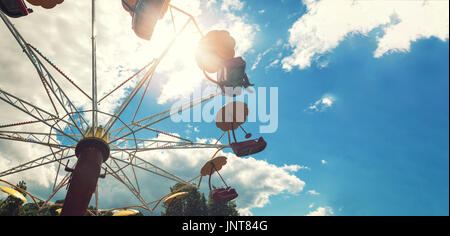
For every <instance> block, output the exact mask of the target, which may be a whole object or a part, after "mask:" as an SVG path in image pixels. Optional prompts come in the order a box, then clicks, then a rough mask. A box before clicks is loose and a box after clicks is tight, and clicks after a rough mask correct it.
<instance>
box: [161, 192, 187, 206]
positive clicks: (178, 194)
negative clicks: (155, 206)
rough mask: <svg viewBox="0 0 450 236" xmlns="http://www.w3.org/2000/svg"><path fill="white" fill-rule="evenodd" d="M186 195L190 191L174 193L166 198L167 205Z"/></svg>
mask: <svg viewBox="0 0 450 236" xmlns="http://www.w3.org/2000/svg"><path fill="white" fill-rule="evenodd" d="M186 195H188V192H180V193H175V194H173V195H170V196H169V197H167V198H166V199H165V200H164V204H166V205H167V204H170V203H172V202H174V201H175V200H179V199H181V198H183V197H185V196H186Z"/></svg>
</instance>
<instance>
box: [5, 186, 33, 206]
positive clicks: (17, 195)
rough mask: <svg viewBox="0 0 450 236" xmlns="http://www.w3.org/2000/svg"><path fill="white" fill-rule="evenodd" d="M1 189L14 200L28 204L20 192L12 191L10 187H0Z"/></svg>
mask: <svg viewBox="0 0 450 236" xmlns="http://www.w3.org/2000/svg"><path fill="white" fill-rule="evenodd" d="M0 189H1V190H2V191H3V192H5V193H7V194H9V195H10V196H11V197H13V198H16V199H19V200H22V201H23V202H27V199H26V198H25V197H24V196H23V195H22V194H21V193H20V192H19V191H17V190H15V189H12V188H9V187H3V186H0Z"/></svg>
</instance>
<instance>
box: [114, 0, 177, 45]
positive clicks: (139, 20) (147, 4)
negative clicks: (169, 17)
mask: <svg viewBox="0 0 450 236" xmlns="http://www.w3.org/2000/svg"><path fill="white" fill-rule="evenodd" d="M169 2H170V0H122V6H123V8H125V10H126V11H128V12H129V13H130V15H131V16H132V17H133V21H132V26H133V30H134V32H135V33H136V35H137V36H138V37H139V38H142V39H145V40H150V39H151V38H152V35H153V30H154V28H155V25H156V23H157V22H158V20H159V19H162V18H163V17H164V15H165V14H166V12H167V10H168V9H169Z"/></svg>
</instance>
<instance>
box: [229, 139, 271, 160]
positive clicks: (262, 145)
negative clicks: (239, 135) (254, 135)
mask: <svg viewBox="0 0 450 236" xmlns="http://www.w3.org/2000/svg"><path fill="white" fill-rule="evenodd" d="M266 146H267V142H266V141H265V140H264V138H263V137H261V138H259V139H254V140H248V141H244V142H235V143H232V144H231V148H232V149H233V152H234V154H236V156H238V157H244V156H249V155H253V154H256V153H259V152H262V151H264V149H266Z"/></svg>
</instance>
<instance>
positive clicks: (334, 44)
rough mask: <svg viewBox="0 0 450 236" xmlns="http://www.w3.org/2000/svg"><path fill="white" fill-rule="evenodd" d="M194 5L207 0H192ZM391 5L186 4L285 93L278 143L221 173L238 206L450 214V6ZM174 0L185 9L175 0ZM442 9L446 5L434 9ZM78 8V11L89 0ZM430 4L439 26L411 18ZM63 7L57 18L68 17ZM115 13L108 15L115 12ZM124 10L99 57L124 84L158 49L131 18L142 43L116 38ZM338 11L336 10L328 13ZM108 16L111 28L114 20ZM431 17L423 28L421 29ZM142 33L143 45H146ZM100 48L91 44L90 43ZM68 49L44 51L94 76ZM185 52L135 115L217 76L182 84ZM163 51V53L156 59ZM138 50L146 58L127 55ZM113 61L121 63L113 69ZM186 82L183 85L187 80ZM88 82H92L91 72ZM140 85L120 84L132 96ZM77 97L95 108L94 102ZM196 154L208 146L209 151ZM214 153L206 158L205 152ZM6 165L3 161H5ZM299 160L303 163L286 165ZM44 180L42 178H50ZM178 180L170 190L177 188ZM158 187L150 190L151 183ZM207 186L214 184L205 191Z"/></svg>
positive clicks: (207, 132) (260, 210)
mask: <svg viewBox="0 0 450 236" xmlns="http://www.w3.org/2000/svg"><path fill="white" fill-rule="evenodd" d="M194 2H195V3H194ZM196 2H199V5H195V4H196ZM383 2H384V3H374V4H375V5H370V4H372V3H370V1H358V4H360V5H358V4H356V5H357V6H356V7H352V6H349V5H346V3H345V1H342V3H341V5H342V7H341V6H339V8H336V7H334V6H333V4H332V3H333V1H323V0H322V1H306V0H305V1H300V0H281V1H258V0H245V1H244V0H240V1H239V0H223V1H222V0H217V1H210V2H209V4H208V3H206V2H205V1H200V0H199V1H197V0H196V1H192V2H189V4H191V3H192V5H189V4H188V3H184V4H187V5H186V6H184V7H186V8H188V9H194V10H199V12H198V13H196V14H195V16H196V17H197V19H198V20H199V22H200V23H201V26H202V27H203V28H204V30H205V31H208V30H212V29H214V28H216V27H219V28H226V29H229V30H230V33H231V35H233V36H235V37H236V39H237V44H238V47H241V48H238V52H241V53H242V55H243V57H244V58H245V59H246V61H247V65H248V66H247V72H248V74H249V77H250V80H251V82H253V83H255V84H256V85H257V87H277V88H278V90H279V93H278V104H279V107H278V110H279V114H278V118H279V127H278V130H277V131H276V132H275V133H270V134H262V136H263V137H264V138H265V139H266V140H267V142H268V147H267V149H266V150H265V151H264V152H262V153H259V154H257V155H253V156H252V157H250V158H243V159H239V158H235V157H230V156H229V158H230V159H233V161H230V163H229V166H227V168H228V170H227V169H224V177H225V178H226V179H227V180H228V183H229V184H230V185H232V186H235V187H236V188H237V191H238V193H242V196H241V198H240V200H239V199H238V202H237V203H238V207H240V208H245V209H244V211H243V212H244V213H248V212H251V214H253V215H257V216H258V215H308V214H310V215H448V214H449V205H448V204H449V182H448V181H449V146H448V143H449V104H448V102H449V66H448V65H449V53H448V52H449V43H448V10H442V7H440V5H439V4H447V5H448V1H427V3H429V5H426V4H424V5H421V4H418V5H417V4H416V3H420V2H421V1H411V2H412V4H411V5H407V4H408V1H400V2H406V3H401V4H399V3H395V4H394V3H393V4H392V5H389V3H386V1H383ZM439 2H441V3H439ZM176 3H180V4H181V2H180V1H174V4H176ZM73 4H75V3H73ZM77 4H78V3H77ZM366 4H369V5H368V6H369V7H371V8H372V9H373V11H370V12H368V13H367V17H364V16H365V15H364V14H363V15H361V14H358V9H359V8H358V7H361V9H366V8H365V7H367V6H366ZM377 4H379V5H377ZM382 4H387V5H382ZM61 7H67V8H69V7H72V6H71V5H67V6H61ZM73 7H74V9H75V6H73ZM77 7H78V6H77ZM308 7H309V8H310V10H308V9H309V8H308ZM390 8H392V9H390ZM439 8H441V10H439V11H438V10H436V9H439ZM76 9H77V10H78V9H81V3H80V7H79V8H76ZM330 9H331V10H332V11H330ZM386 9H388V10H386ZM389 9H390V10H391V11H390V10H389ZM445 9H448V7H447V8H445ZM114 10H116V8H114ZM121 11H122V9H118V10H117V12H121ZM327 11H330V12H327ZM422 11H423V12H425V11H426V12H427V13H430V12H431V13H434V14H435V15H437V16H441V15H443V19H447V21H446V22H444V21H440V19H441V18H439V17H435V18H433V20H430V19H428V18H424V19H422V18H420V17H419V16H417V17H411V15H409V14H408V13H406V12H412V13H411V14H416V13H417V12H419V13H420V12H422ZM434 11H435V12H434ZM55 12H56V13H55V15H58V14H60V13H59V12H57V10H55ZM73 12H78V11H75V10H74V11H73ZM107 12H108V11H107V10H104V12H102V13H104V14H105V15H106V14H107ZM355 12H356V13H355ZM393 12H395V14H394V13H393ZM38 13H39V11H38ZM121 13H122V14H121V15H118V16H116V17H117V18H118V19H120V20H121V21H120V22H121V24H122V20H130V19H128V18H127V17H128V16H127V15H126V14H125V13H123V12H121ZM344 13H346V14H344ZM83 14H85V13H83ZM425 15H426V14H425ZM324 16H327V17H326V18H324ZM30 17H34V16H30ZM36 17H37V16H36ZM113 17H114V16H109V15H108V17H105V18H106V19H105V20H103V21H102V22H101V24H100V26H99V42H98V43H99V51H100V53H99V64H100V65H102V68H101V71H99V74H100V78H105V77H107V76H110V75H113V76H114V77H119V78H114V79H116V80H117V81H122V80H123V78H126V77H127V76H128V75H129V74H130V72H132V71H136V70H137V69H138V68H139V66H141V65H144V64H145V63H144V62H147V61H146V60H147V59H148V58H147V57H145V58H144V59H142V58H143V57H144V56H147V55H146V53H147V51H145V50H142V48H144V49H145V46H142V45H144V43H143V42H142V41H138V40H135V39H131V38H132V37H133V36H134V35H133V34H132V32H131V29H129V28H128V27H129V25H128V23H129V22H128V21H127V22H126V24H124V25H126V26H127V27H123V29H122V28H121V31H120V32H126V33H128V34H124V33H121V34H120V35H121V36H122V35H125V36H123V37H129V38H130V39H129V42H130V44H129V45H133V46H131V48H127V47H122V46H120V45H117V42H114V41H113V40H112V39H110V38H109V39H108V38H107V36H110V35H115V34H118V33H117V32H115V31H113V29H114V27H112V26H111V25H112V24H113V23H111V22H112V21H114V19H113ZM445 17H446V18H445ZM329 18H332V19H334V18H335V19H334V20H331V21H328V19H329ZM108 20H110V23H109V24H108V23H106V22H108ZM118 21H119V20H118ZM81 23H83V22H81ZM81 23H80V24H81ZM21 24H22V25H23V26H24V27H25V26H26V24H31V23H26V22H18V25H19V26H20V25H21ZM73 24H76V23H73ZM423 25H425V26H426V27H421V26H423ZM443 25H444V26H445V25H446V26H447V27H442V26H443ZM397 26H398V28H396V27H397ZM233 29H234V30H235V31H232V30H233ZM60 30H63V29H60ZM158 30H160V31H164V33H165V31H166V29H163V28H162V27H161V28H157V31H156V32H155V35H157V34H158V32H159V31H158ZM80 31H81V30H80ZM399 32H400V33H399ZM0 33H2V34H1V35H3V33H5V32H3V31H2V32H0ZM83 33H84V34H86V35H88V31H87V30H84V31H81V33H80V35H83ZM28 34H29V35H26V36H29V37H30V38H34V39H35V40H34V41H36V42H40V43H41V45H39V46H41V47H44V48H45V47H47V46H45V45H46V43H45V40H41V41H40V40H39V37H38V36H36V35H33V34H32V33H28ZM5 35H6V34H5ZM324 36H325V37H324ZM328 36H329V37H328ZM60 37H63V36H60ZM63 38H64V37H63ZM76 39H77V38H74V40H76ZM120 39H122V40H123V39H124V38H120ZM125 39H128V38H125ZM187 39H191V38H189V37H188V38H187ZM83 40H84V39H83ZM158 40H159V38H158V36H156V38H155V39H154V41H153V42H151V43H149V44H146V45H147V47H149V48H150V49H149V52H151V53H149V54H152V53H153V51H152V50H153V49H152V47H153V48H155V45H159V44H157V42H159V41H158ZM155 41H157V42H156V43H155ZM135 42H137V43H136V44H139V46H136V48H135V47H134V44H135ZM185 43H186V42H185ZM80 44H81V43H80ZM141 44H142V45H141ZM5 45H6V44H5ZM103 45H105V46H103ZM183 45H186V44H181V46H183ZM1 46H2V45H1V44H0V48H1ZM89 46H90V45H89V44H87V45H86V46H83V47H82V49H83V48H87V49H89ZM5 47H6V46H5ZM58 50H62V51H58ZM65 50H66V49H61V48H59V47H56V46H48V47H47V50H46V51H48V53H49V54H50V55H52V56H53V57H55V58H58V57H60V58H61V60H56V59H55V61H58V62H60V63H62V64H63V65H62V66H61V68H67V69H66V70H68V71H69V72H73V73H74V74H75V75H78V76H79V77H78V78H82V76H83V75H89V73H88V72H89V71H87V73H86V74H82V73H84V72H79V71H77V70H76V69H74V68H75V67H74V65H73V63H71V62H70V61H67V62H66V61H65V60H64V59H62V55H60V54H67V53H69V52H70V51H65ZM114 50H117V51H116V52H115V53H114V55H111V54H110V51H114ZM126 50H128V51H129V52H128V51H126ZM135 50H136V51H135ZM80 51H83V50H80ZM142 51H144V52H142ZM52 52H53V53H52ZM102 52H104V53H105V54H104V55H103V54H102ZM125 52H126V53H125ZM176 52H177V51H176V50H175V52H174V54H171V55H170V59H169V60H168V61H166V64H165V65H161V66H162V69H161V70H160V71H159V72H158V73H157V75H156V76H155V79H154V81H152V86H151V88H150V91H149V94H150V95H149V96H148V97H147V99H145V100H144V103H143V109H142V112H141V113H140V114H139V116H138V118H143V117H146V116H147V115H148V114H149V113H150V114H154V113H156V112H154V111H163V110H165V109H167V108H170V106H171V105H172V104H173V103H174V102H175V101H177V99H179V98H183V97H185V96H186V94H187V93H186V91H189V89H187V90H186V91H181V90H183V89H182V88H184V87H189V86H187V85H186V84H188V83H190V84H193V87H192V90H196V89H197V90H198V89H199V88H201V87H202V86H203V87H204V86H206V85H208V83H207V81H205V80H203V78H199V79H198V80H192V81H191V80H190V79H186V78H188V77H189V76H191V74H184V75H185V76H179V77H181V80H176V79H173V78H175V77H177V76H178V75H177V74H176V73H175V72H174V71H173V69H174V68H173V67H171V66H173V65H171V63H172V64H177V63H184V62H185V61H183V60H181V61H172V57H177V56H179V55H177V53H176ZM182 52H183V53H184V52H186V51H182ZM188 52H189V51H188ZM120 53H123V54H120ZM133 53H136V54H133ZM80 54H83V53H80ZM115 54H117V55H118V56H117V55H115ZM155 54H156V55H158V54H157V53H153V54H152V55H155ZM83 55H84V54H83ZM136 55H137V56H136ZM308 55H311V56H310V57H309V56H308ZM87 56H88V55H87ZM108 56H110V57H111V59H109V58H108ZM114 56H116V57H114ZM79 57H82V56H79ZM84 58H85V59H86V58H88V57H84ZM130 58H133V59H135V60H136V61H138V62H136V61H133V62H131V63H129V62H127V59H128V60H129V59H130ZM119 59H121V60H122V61H121V60H119ZM0 60H1V58H0ZM114 60H116V61H114ZM188 60H189V59H188ZM0 62H2V64H6V62H3V61H0ZM113 62H114V63H115V65H114V63H113ZM117 64H120V66H121V67H120V68H119V67H118V66H117ZM167 64H169V65H167ZM64 65H65V67H64ZM103 65H104V66H103ZM110 65H112V67H115V68H113V69H111V68H110V67H108V66H110ZM180 66H181V69H180V71H183V73H184V72H185V71H186V73H191V71H194V72H192V75H193V76H194V77H195V76H197V74H195V73H198V71H196V70H198V68H196V67H195V63H192V64H189V63H187V64H181V65H180ZM123 68H126V69H123ZM0 69H1V68H0ZM5 73H7V72H5ZM183 77H185V78H183ZM183 79H184V81H185V82H183V83H182V82H180V81H183ZM186 80H187V81H186ZM117 81H113V82H111V81H108V83H105V84H106V85H102V87H101V88H100V92H101V93H102V92H105V91H108V90H109V89H110V88H112V87H113V86H112V84H113V83H117ZM83 83H84V82H83ZM184 83H186V84H184ZM178 84H182V86H180V88H179V87H177V86H178ZM0 85H1V86H4V87H8V84H6V82H3V83H2V82H0ZM82 85H83V84H82ZM110 85H111V86H110ZM197 85H198V86H197ZM11 86H12V85H11ZM84 86H85V87H86V88H89V87H88V86H89V81H86V82H85V84H84ZM183 86H184V87H183ZM82 87H83V86H82ZM2 88H3V87H2ZM129 89H130V88H127V90H123V91H122V92H123V94H125V93H126V91H129ZM176 90H180V91H176ZM88 91H89V90H88ZM177 92H179V93H178V94H177ZM123 94H121V96H123ZM141 94H142V93H141ZM141 94H140V95H141ZM121 96H118V98H121ZM114 102H117V100H112V101H111V102H109V101H108V102H105V103H106V104H102V105H104V108H105V110H108V111H109V110H111V109H112V108H113V107H114V106H113V105H111V104H114ZM78 104H80V106H84V103H83V101H80V102H79V103H78ZM136 104H137V101H134V102H133V103H132V105H131V106H130V109H129V110H127V112H126V113H125V114H124V116H123V117H124V118H131V117H132V115H133V113H134V109H132V108H134V107H136ZM255 112H256V111H255ZM259 125H260V124H258V123H252V124H247V125H246V126H245V127H246V128H247V129H248V130H249V131H251V132H252V133H254V135H255V136H259V134H257V132H258V126H259ZM155 128H158V129H162V130H164V131H167V132H170V133H177V134H180V135H181V136H183V137H189V138H191V139H195V138H199V139H211V138H218V137H219V136H220V134H221V132H220V131H219V130H218V129H217V128H216V127H215V125H214V124H211V123H181V124H174V123H173V122H171V121H170V120H168V121H165V122H163V123H161V124H158V125H157V126H156V127H155ZM194 128H195V130H194ZM196 131H198V132H196ZM0 145H1V143H0ZM230 152H231V150H226V154H227V155H231V154H230ZM5 153H8V152H5ZM5 153H3V154H2V152H1V151H0V156H2V157H3V158H5V159H6V158H7V157H6V154H5ZM194 154H195V153H191V154H189V155H190V156H195V155H194ZM197 154H198V155H200V154H201V155H203V152H198V153H197ZM161 155H162V154H161ZM164 155H165V154H164ZM167 155H168V156H167V157H171V158H173V160H178V162H176V161H174V162H170V163H166V162H165V161H163V160H160V159H158V157H152V158H153V159H151V160H154V161H156V162H157V163H160V164H161V165H163V166H166V165H167V166H172V167H173V171H175V173H179V174H180V175H184V174H186V171H185V170H183V169H182V168H179V166H183V165H186V162H184V161H182V160H183V159H181V158H184V157H185V156H183V155H182V154H180V153H176V154H173V155H172V154H170V155H169V154H167ZM186 155H188V154H186ZM206 155H208V154H207V153H206ZM211 155H212V153H211ZM202 158H203V157H202ZM204 158H206V159H208V156H205V157H204ZM202 160H203V159H202ZM194 163H197V161H194ZM233 163H234V164H235V166H232V164H233ZM201 165H202V163H201V161H198V164H197V166H196V164H192V166H189V168H190V167H192V169H193V170H194V172H195V168H197V167H200V168H201ZM255 166H260V167H261V168H263V169H261V171H265V170H269V171H274V172H276V175H274V176H275V177H270V176H266V175H262V177H261V179H259V181H260V182H256V183H255V184H259V183H261V184H262V187H261V188H255V189H253V188H251V189H250V185H249V183H246V182H245V181H243V180H242V179H239V178H238V177H236V176H239V174H242V173H246V174H248V173H250V174H255V175H257V174H260V173H258V170H257V169H255ZM0 167H3V166H2V162H1V161H0ZM283 167H286V168H284V169H283ZM289 168H291V169H292V168H293V169H294V170H293V171H292V170H291V171H288V170H287V169H289ZM251 169H255V170H252V171H254V172H250V170H251ZM189 174H190V172H189ZM257 176H259V175H257ZM22 177H24V176H22ZM24 178H25V177H24ZM49 179H50V178H49ZM233 180H234V181H235V182H233ZM277 180H279V181H280V182H277ZM45 181H47V180H42V181H41V182H39V183H40V184H41V185H44V186H45V184H44V183H45ZM143 182H146V183H153V182H152V181H151V180H150V177H145V178H144V180H143ZM262 182H270V184H268V185H264V184H263V183H262ZM111 186H113V185H112V184H111V183H109V182H107V183H106V184H105V186H104V187H103V189H105V192H108V193H107V199H106V200H105V202H106V203H105V204H104V205H103V206H104V207H105V208H107V207H114V204H116V205H117V202H114V199H121V200H122V201H123V204H126V203H133V202H129V200H128V199H127V198H126V197H125V195H124V194H122V192H120V191H119V192H120V193H118V194H117V195H114V193H112V192H111V191H109V189H108V188H110V187H111ZM161 186H162V185H161ZM168 186H169V185H166V186H163V187H161V188H166V189H168ZM158 187H160V185H158ZM277 187H279V189H281V190H277ZM246 188H247V189H246ZM42 189H43V188H41V187H39V188H37V187H36V190H35V191H36V192H45V191H43V190H42ZM107 189H108V191H107ZM150 189H151V190H150ZM154 189H155V188H154V187H149V190H148V191H149V192H150V191H154ZM201 190H202V191H204V192H207V189H206V188H205V187H203V188H202V189H201ZM158 191H160V192H164V191H165V190H162V189H158ZM265 194H268V196H266V195H265ZM42 195H45V193H42ZM150 195H151V194H150ZM156 195H157V194H156ZM61 196H63V195H61ZM116 196H118V197H116ZM115 197H116V198H115ZM113 203H114V204H113ZM120 204H122V202H121V203H120Z"/></svg>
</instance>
